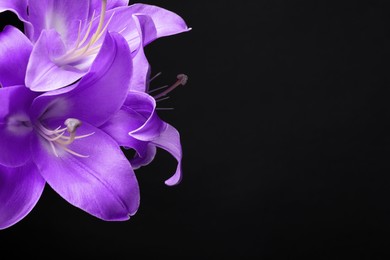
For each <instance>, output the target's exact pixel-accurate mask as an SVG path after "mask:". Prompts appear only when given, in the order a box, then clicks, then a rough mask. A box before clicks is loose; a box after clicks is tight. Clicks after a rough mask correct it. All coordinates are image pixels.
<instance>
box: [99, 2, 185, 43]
mask: <svg viewBox="0 0 390 260" xmlns="http://www.w3.org/2000/svg"><path fill="white" fill-rule="evenodd" d="M139 15H141V16H145V17H147V18H143V19H138V20H139V21H140V22H141V23H143V24H142V25H141V28H143V30H144V31H143V45H144V46H145V45H147V44H149V43H150V42H152V41H154V40H155V39H157V38H161V37H165V36H170V35H174V34H178V33H182V32H186V31H189V30H190V28H188V27H187V25H186V23H185V22H184V20H183V19H182V18H181V17H180V16H179V15H177V14H175V13H173V12H171V11H169V10H166V9H164V8H161V7H158V6H154V5H146V4H133V5H130V6H124V7H118V8H115V9H112V10H108V11H107V12H106V14H105V17H106V18H105V19H106V22H105V23H107V22H108V20H109V19H111V21H110V23H109V25H108V29H107V30H108V31H113V32H120V33H121V34H122V35H123V36H124V37H125V38H126V40H127V42H128V43H129V46H130V49H131V50H136V49H137V48H138V45H139V44H140V35H139V33H138V31H137V26H136V20H135V19H134V16H139ZM132 16H133V19H131V17H132ZM111 17H112V18H111ZM97 26H98V19H96V21H95V22H94V27H97ZM93 31H94V30H93Z"/></svg>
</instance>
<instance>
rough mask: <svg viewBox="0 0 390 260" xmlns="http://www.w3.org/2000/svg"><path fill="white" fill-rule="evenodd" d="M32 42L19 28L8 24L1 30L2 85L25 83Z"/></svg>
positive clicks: (0, 64) (0, 83)
mask: <svg viewBox="0 0 390 260" xmlns="http://www.w3.org/2000/svg"><path fill="white" fill-rule="evenodd" d="M31 50H32V44H31V42H30V41H29V39H27V37H26V36H25V35H24V34H23V33H22V32H21V31H20V30H19V29H17V28H15V27H13V26H10V25H8V26H6V27H5V28H4V30H3V31H2V32H0V85H2V86H3V87H8V86H14V85H24V78H25V75H26V68H27V63H28V59H29V57H30V53H31Z"/></svg>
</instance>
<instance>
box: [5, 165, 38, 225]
mask: <svg viewBox="0 0 390 260" xmlns="http://www.w3.org/2000/svg"><path fill="white" fill-rule="evenodd" d="M44 187H45V180H44V179H43V178H42V177H41V175H40V174H39V172H38V169H37V168H36V166H35V165H34V164H33V163H32V162H29V163H26V164H25V165H23V166H20V167H15V168H8V167H5V166H1V165H0V229H5V228H7V227H10V226H12V225H14V224H15V223H17V222H19V221H20V220H21V219H23V218H24V217H25V216H26V215H27V214H28V213H30V211H31V210H32V209H33V208H34V206H35V205H36V203H37V202H38V200H39V198H40V196H41V194H42V192H43V189H44Z"/></svg>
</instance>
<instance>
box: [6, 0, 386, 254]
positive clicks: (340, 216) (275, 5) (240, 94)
mask: <svg viewBox="0 0 390 260" xmlns="http://www.w3.org/2000/svg"><path fill="white" fill-rule="evenodd" d="M385 2H386V1H366V2H365V3H360V2H358V1H335V2H332V1H290V0H260V1H249V0H246V1H241V2H238V1H227V0H225V1H217V0H214V1H207V2H206V1H181V0H176V1H144V2H143V3H147V4H155V5H158V6H160V7H163V8H166V9H169V10H171V11H174V12H176V13H177V14H179V15H181V16H182V17H183V18H184V19H185V20H186V22H187V24H188V25H189V26H190V27H192V28H193V30H192V31H190V32H188V33H184V34H180V35H175V36H170V37H165V38H161V39H159V40H157V41H155V42H153V43H152V44H150V45H149V46H148V47H147V48H146V53H147V56H148V58H149V61H150V63H151V65H152V74H156V73H158V72H162V75H161V76H159V77H158V78H157V79H156V80H154V81H153V82H152V87H158V86H162V85H164V84H169V83H172V82H173V81H174V80H175V77H176V74H179V73H186V74H188V76H189V82H188V84H187V85H186V86H185V87H182V88H179V89H177V90H176V91H175V92H174V93H173V94H172V95H171V98H170V99H169V100H166V101H162V102H160V103H159V107H173V108H174V110H170V111H166V110H161V111H159V114H160V116H161V117H162V118H163V119H164V120H165V121H167V122H169V123H171V124H172V125H174V126H175V127H176V128H177V129H178V130H179V131H180V133H181V136H182V145H183V153H184V157H183V172H184V178H183V181H182V183H181V184H180V185H178V186H175V187H168V186H165V185H164V180H165V179H166V178H168V177H169V176H170V174H171V173H172V172H173V171H174V169H175V160H174V159H173V158H172V157H171V156H170V155H169V154H168V153H167V152H165V151H163V150H159V151H158V154H157V157H156V159H155V160H154V161H153V162H152V163H151V164H150V165H148V166H146V167H143V168H141V169H139V170H137V171H136V174H137V177H138V179H139V183H140V188H141V205H140V208H139V210H138V212H137V214H136V215H135V216H134V217H133V218H132V219H130V220H129V221H127V222H104V221H101V220H99V219H96V218H94V217H92V216H90V215H88V214H87V213H85V212H83V211H81V210H79V209H77V208H75V207H73V206H71V205H70V204H68V203H67V202H66V201H65V200H63V199H62V198H60V197H59V196H58V195H57V194H56V193H55V192H54V191H52V190H51V189H50V187H49V186H47V187H46V188H45V191H44V193H43V195H42V198H41V200H40V201H39V202H38V204H37V206H36V207H35V208H34V209H33V211H32V212H31V213H30V214H29V215H28V216H27V217H26V218H25V219H23V220H22V221H21V222H19V223H17V224H16V225H14V226H12V227H11V228H8V229H6V230H3V231H1V232H0V247H1V251H3V252H6V251H7V250H8V249H10V248H13V247H14V248H16V249H15V250H10V251H11V252H12V254H13V256H14V257H16V256H18V255H20V254H25V253H27V254H28V255H31V256H42V257H43V256H60V255H61V256H65V257H72V256H77V255H79V256H89V257H107V258H108V257H109V256H110V258H108V259H119V258H122V257H123V258H124V259H134V258H135V259H140V258H148V257H156V258H161V257H177V256H179V257H183V258H184V259H190V258H191V259H192V258H194V259H195V258H196V259H207V258H210V257H217V256H219V257H225V258H226V257H239V256H241V257H245V256H246V257H252V258H256V259H302V257H310V258H311V259H388V257H389V256H390V254H389V253H388V248H389V242H390V239H389V231H390V228H389V227H390V225H389V221H390V205H389V200H388V199H389V197H390V192H389V190H390V189H389V184H390V175H389V174H390V166H389V163H388V162H389V159H388V157H389V155H390V146H389V144H390V124H389V115H390V109H389V102H388V100H389V97H390V91H389V80H388V79H389V77H388V59H387V58H385V57H388V53H389V52H388V49H389V46H390V41H389V39H390V38H389V25H390V23H389V8H387V7H386V6H385ZM11 18H14V16H12V15H10V14H9V13H3V14H1V15H0V19H1V23H2V25H4V24H6V23H10V22H9V21H10V19H11ZM14 24H15V23H14ZM52 252H54V254H53V253H52ZM1 254H2V255H3V254H4V253H1ZM2 258H3V257H1V259H2ZM156 258H154V259H156ZM152 259H153V258H152Z"/></svg>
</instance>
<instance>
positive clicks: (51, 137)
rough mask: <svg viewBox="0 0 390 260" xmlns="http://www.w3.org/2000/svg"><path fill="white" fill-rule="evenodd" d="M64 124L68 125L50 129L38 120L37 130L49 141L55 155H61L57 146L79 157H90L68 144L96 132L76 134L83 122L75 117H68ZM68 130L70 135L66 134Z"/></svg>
mask: <svg viewBox="0 0 390 260" xmlns="http://www.w3.org/2000/svg"><path fill="white" fill-rule="evenodd" d="M64 124H65V126H66V127H64V128H61V126H59V127H57V128H56V129H54V130H50V129H48V128H46V127H44V126H43V125H42V124H41V123H39V122H38V123H37V124H36V130H37V132H38V134H39V135H40V136H42V137H43V138H44V139H45V140H46V141H48V142H49V144H50V147H51V149H52V150H53V153H54V155H55V156H57V157H59V155H58V153H57V150H56V148H60V149H62V150H64V151H66V152H68V153H70V154H73V155H75V156H77V157H83V158H86V157H89V155H82V154H79V153H77V152H75V151H73V150H71V149H69V148H68V145H70V144H72V143H73V142H74V141H75V140H77V139H81V138H85V137H88V136H91V135H93V134H94V133H90V134H86V135H79V136H76V130H77V128H79V127H80V126H81V124H82V122H81V121H80V120H78V119H75V118H68V119H66V120H65V122H64ZM66 132H68V135H65V133H66Z"/></svg>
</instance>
